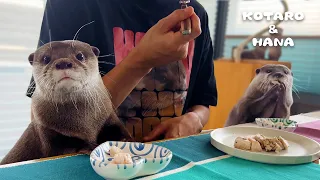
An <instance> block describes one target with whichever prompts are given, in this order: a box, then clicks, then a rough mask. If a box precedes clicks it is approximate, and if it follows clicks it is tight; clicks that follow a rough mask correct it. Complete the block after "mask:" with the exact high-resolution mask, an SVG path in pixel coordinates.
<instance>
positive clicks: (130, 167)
mask: <svg viewBox="0 0 320 180" xmlns="http://www.w3.org/2000/svg"><path fill="white" fill-rule="evenodd" d="M111 146H117V147H118V148H120V149H121V150H122V152H124V153H129V154H130V155H131V157H132V161H133V164H113V163H111V162H112V160H113V157H111V156H110V147H111ZM171 159H172V152H171V151H170V150H169V149H167V148H165V147H162V146H159V145H155V144H144V143H139V142H119V141H107V142H105V143H103V144H101V145H100V146H98V147H97V148H95V149H94V150H93V151H92V153H91V155H90V163H91V166H92V168H93V169H94V171H95V172H96V173H97V174H99V175H100V176H102V177H103V178H105V179H131V178H135V177H139V176H145V175H151V174H155V173H158V172H159V171H161V170H162V169H164V168H165V167H166V166H167V165H168V164H169V163H170V161H171Z"/></svg>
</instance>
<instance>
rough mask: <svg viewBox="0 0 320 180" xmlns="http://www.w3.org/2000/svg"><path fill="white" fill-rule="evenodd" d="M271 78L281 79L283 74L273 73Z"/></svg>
mask: <svg viewBox="0 0 320 180" xmlns="http://www.w3.org/2000/svg"><path fill="white" fill-rule="evenodd" d="M273 76H274V77H276V78H282V77H283V74H281V73H275V74H274V75H273Z"/></svg>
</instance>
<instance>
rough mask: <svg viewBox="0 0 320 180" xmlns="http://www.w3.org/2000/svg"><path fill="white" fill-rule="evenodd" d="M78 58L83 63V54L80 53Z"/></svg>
mask: <svg viewBox="0 0 320 180" xmlns="http://www.w3.org/2000/svg"><path fill="white" fill-rule="evenodd" d="M76 58H77V59H78V60H79V61H83V60H84V55H83V54H82V53H78V54H77V55H76Z"/></svg>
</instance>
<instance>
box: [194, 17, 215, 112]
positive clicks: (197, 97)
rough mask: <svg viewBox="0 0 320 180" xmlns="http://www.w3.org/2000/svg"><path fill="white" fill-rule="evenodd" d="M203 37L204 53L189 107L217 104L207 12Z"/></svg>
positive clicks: (202, 22) (204, 18)
mask: <svg viewBox="0 0 320 180" xmlns="http://www.w3.org/2000/svg"><path fill="white" fill-rule="evenodd" d="M201 24H202V27H201V29H202V33H203V37H202V38H200V41H201V40H202V41H203V45H202V53H201V56H200V57H201V58H200V59H199V60H200V64H199V69H198V71H197V78H196V81H195V84H194V90H193V93H192V94H193V95H192V99H191V101H190V103H189V105H188V106H189V107H192V106H195V105H204V106H207V107H208V106H209V105H210V106H216V105H217V99H218V98H217V96H218V93H217V88H216V79H215V76H214V65H213V45H212V39H211V36H210V30H209V27H208V15H207V13H206V12H205V13H204V15H203V18H202V20H201Z"/></svg>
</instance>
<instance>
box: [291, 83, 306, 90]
mask: <svg viewBox="0 0 320 180" xmlns="http://www.w3.org/2000/svg"><path fill="white" fill-rule="evenodd" d="M294 86H296V87H298V88H300V89H303V90H308V89H306V88H304V87H302V86H299V85H296V84H295V85H294Z"/></svg>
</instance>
